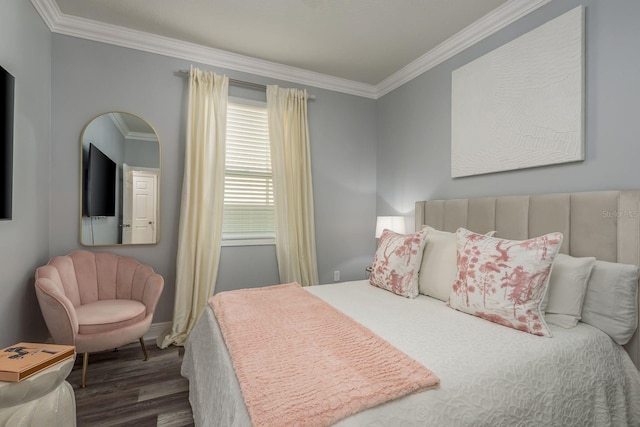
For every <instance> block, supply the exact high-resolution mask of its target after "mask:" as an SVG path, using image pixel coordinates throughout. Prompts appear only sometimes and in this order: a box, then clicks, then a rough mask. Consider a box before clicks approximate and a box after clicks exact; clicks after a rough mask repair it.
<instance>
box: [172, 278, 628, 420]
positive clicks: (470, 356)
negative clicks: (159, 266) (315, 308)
mask: <svg viewBox="0 0 640 427" xmlns="http://www.w3.org/2000/svg"><path fill="white" fill-rule="evenodd" d="M305 289H307V290H309V292H312V293H313V294H315V295H317V296H319V297H320V298H322V299H324V300H325V301H327V302H328V303H330V304H331V305H333V306H335V307H336V308H338V309H340V310H342V311H343V312H344V313H345V314H347V315H349V316H351V317H352V318H354V319H355V320H357V321H359V322H360V323H362V324H363V325H365V326H367V327H368V328H370V329H371V330H372V331H373V332H375V333H377V334H378V335H380V336H381V337H382V338H384V339H386V340H387V341H389V342H390V343H391V344H393V345H395V346H396V347H398V348H399V349H401V350H403V351H404V352H405V353H406V354H408V355H409V356H411V357H413V358H414V359H416V360H418V361H419V362H421V363H422V364H423V365H424V366H426V367H427V368H428V369H430V370H432V371H433V372H434V373H435V374H436V375H437V376H438V377H439V378H440V388H439V389H437V390H427V391H425V392H422V393H416V394H413V395H410V396H407V397H404V398H402V399H398V400H396V401H393V402H387V403H385V404H383V405H380V406H377V407H375V408H372V409H369V410H366V411H363V412H361V413H359V414H356V415H354V416H351V417H349V418H347V419H344V420H342V421H340V422H339V423H337V424H336V425H337V426H399V425H402V426H515V425H518V426H581V427H582V426H624V425H629V426H640V373H639V372H638V371H637V370H636V368H635V366H634V365H633V362H632V361H631V359H630V358H629V356H628V355H627V353H626V352H625V351H624V350H623V349H622V347H620V346H619V345H617V344H615V343H614V342H613V340H612V339H611V338H609V337H608V336H607V335H606V334H605V333H603V332H601V331H600V330H598V329H596V328H593V327H591V326H589V325H586V324H583V323H579V324H578V326H577V327H576V328H574V329H569V330H567V329H563V328H559V327H554V326H553V325H550V327H551V330H552V333H553V337H552V338H546V337H537V336H533V335H530V334H527V333H524V332H520V331H516V330H513V329H510V328H507V327H504V326H500V325H497V324H494V323H491V322H488V321H486V320H483V319H479V318H476V317H474V316H471V315H468V314H464V313H460V312H457V311H455V310H452V309H450V308H448V307H446V306H445V304H444V303H443V302H441V301H438V300H435V299H432V298H429V297H426V296H422V295H421V296H419V297H418V298H416V299H413V300H411V299H407V298H403V297H399V296H397V295H393V294H392V293H390V292H388V291H385V290H382V289H379V288H375V287H373V286H370V285H369V284H368V282H367V281H358V282H348V283H338V284H333V285H323V286H315V287H311V288H305ZM182 374H183V375H184V376H185V377H187V378H188V379H189V388H190V393H189V399H190V401H191V406H192V408H193V413H194V419H195V422H196V425H199V426H216V427H226V426H242V427H244V426H250V425H251V423H250V420H249V416H248V413H247V411H246V408H245V406H244V402H243V400H242V395H241V393H240V388H239V385H238V381H237V379H236V376H235V373H234V372H233V367H232V365H231V361H230V358H229V354H228V352H227V350H226V347H225V345H224V342H223V341H222V337H221V334H220V330H219V328H218V326H217V324H216V321H215V317H214V316H213V313H212V311H211V309H210V308H209V307H207V309H206V310H205V312H204V313H203V315H202V317H201V318H200V320H199V321H198V323H197V325H196V327H195V329H194V330H193V332H192V333H191V336H190V337H189V340H188V342H187V345H186V352H185V356H184V362H183V365H182Z"/></svg>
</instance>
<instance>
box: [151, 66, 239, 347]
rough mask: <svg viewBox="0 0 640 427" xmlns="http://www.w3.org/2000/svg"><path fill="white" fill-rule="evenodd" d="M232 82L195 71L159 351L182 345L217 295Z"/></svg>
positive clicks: (190, 96) (192, 77)
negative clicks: (168, 321)
mask: <svg viewBox="0 0 640 427" xmlns="http://www.w3.org/2000/svg"><path fill="white" fill-rule="evenodd" d="M228 88H229V80H228V78H227V77H226V76H218V75H216V74H214V73H211V72H205V71H201V70H199V69H197V68H193V67H191V72H190V76H189V110H188V118H187V145H186V148H185V159H184V178H183V181H182V200H181V208H180V226H179V234H178V256H177V263H176V296H175V303H174V308H173V324H172V326H171V331H170V332H169V333H168V334H167V335H165V336H164V337H163V336H161V337H159V338H158V340H157V343H158V346H159V347H160V348H165V347H167V346H168V345H170V344H176V345H183V344H184V342H185V340H186V339H187V336H188V335H189V332H191V330H192V329H193V327H194V325H195V323H196V321H197V320H198V317H199V316H200V314H201V313H202V311H203V310H204V307H205V305H206V304H207V299H208V298H209V297H210V296H212V295H213V290H214V288H215V283H216V277H217V275H218V262H219V260H220V243H221V240H222V209H223V203H224V170H225V135H226V124H227V98H228Z"/></svg>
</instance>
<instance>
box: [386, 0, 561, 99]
mask: <svg viewBox="0 0 640 427" xmlns="http://www.w3.org/2000/svg"><path fill="white" fill-rule="evenodd" d="M550 1H552V0H511V1H508V2H506V3H504V4H503V5H502V6H500V7H498V8H496V9H495V10H493V11H491V12H489V13H488V14H486V15H485V16H483V17H482V18H480V19H479V20H477V21H475V22H474V23H473V24H471V25H469V26H468V27H466V28H464V29H463V30H461V31H460V32H458V33H456V34H455V35H453V36H452V37H450V38H448V39H447V40H445V41H444V42H442V43H440V44H439V45H438V46H436V47H435V48H433V49H431V50H430V51H429V52H427V53H425V54H424V55H422V56H421V57H419V58H418V59H416V60H415V61H413V62H411V63H409V64H408V65H406V66H404V67H403V68H401V69H400V70H398V71H396V72H395V73H393V74H392V75H390V76H389V77H387V78H386V79H384V80H382V81H381V82H380V83H378V84H377V85H376V95H377V96H376V98H380V97H382V96H384V95H386V94H387V93H389V92H391V91H392V90H394V89H396V88H398V87H400V86H402V85H403V84H405V83H407V82H408V81H410V80H413V79H414V78H416V77H418V76H419V75H420V74H422V73H424V72H425V71H429V70H430V69H432V68H434V67H435V66H436V65H439V64H441V63H442V62H444V61H446V60H447V59H449V58H451V57H453V56H454V55H456V54H458V53H460V52H462V51H463V50H465V49H466V48H468V47H470V46H473V45H474V44H476V43H478V42H479V41H480V40H483V39H485V38H486V37H488V36H490V35H491V34H493V33H495V32H497V31H498V30H501V29H502V28H504V27H506V26H507V25H509V24H511V23H513V22H515V21H517V20H518V19H520V18H522V17H523V16H525V15H527V14H529V13H531V12H533V11H534V10H536V9H538V8H539V7H541V6H543V5H545V4H547V3H549V2H550Z"/></svg>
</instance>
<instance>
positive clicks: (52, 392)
mask: <svg viewBox="0 0 640 427" xmlns="http://www.w3.org/2000/svg"><path fill="white" fill-rule="evenodd" d="M74 361H75V357H71V358H69V359H67V360H65V361H63V362H60V363H57V364H55V365H53V366H51V367H49V368H47V369H45V370H43V371H42V372H38V373H37V374H35V375H33V376H31V377H29V378H27V379H25V380H23V381H21V382H18V383H14V382H4V381H0V426H8V427H19V426H42V427H45V426H46V427H50V426H60V427H68V426H71V427H73V426H75V425H76V398H75V395H74V393H73V387H72V386H71V384H69V383H68V382H66V381H65V379H66V378H67V376H68V375H69V373H70V372H71V369H72V368H73V363H74Z"/></svg>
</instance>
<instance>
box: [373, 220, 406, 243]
mask: <svg viewBox="0 0 640 427" xmlns="http://www.w3.org/2000/svg"><path fill="white" fill-rule="evenodd" d="M385 228H386V229H387V230H391V231H394V232H396V233H400V234H404V233H405V230H406V229H405V225H404V217H403V216H379V217H378V220H377V221H376V239H379V238H380V236H382V232H383V231H384V229H385Z"/></svg>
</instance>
